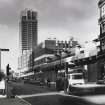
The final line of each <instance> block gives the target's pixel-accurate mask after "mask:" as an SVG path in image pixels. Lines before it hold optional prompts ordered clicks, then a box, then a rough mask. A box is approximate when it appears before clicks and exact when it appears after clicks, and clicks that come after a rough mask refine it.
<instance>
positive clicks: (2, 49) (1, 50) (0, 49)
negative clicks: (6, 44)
mask: <svg viewBox="0 0 105 105" xmlns="http://www.w3.org/2000/svg"><path fill="white" fill-rule="evenodd" d="M0 50H1V51H9V49H0Z"/></svg>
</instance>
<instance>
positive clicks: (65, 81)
mask: <svg viewBox="0 0 105 105" xmlns="http://www.w3.org/2000/svg"><path fill="white" fill-rule="evenodd" d="M68 86H69V81H68V78H67V77H65V78H64V93H65V94H67V89H68Z"/></svg>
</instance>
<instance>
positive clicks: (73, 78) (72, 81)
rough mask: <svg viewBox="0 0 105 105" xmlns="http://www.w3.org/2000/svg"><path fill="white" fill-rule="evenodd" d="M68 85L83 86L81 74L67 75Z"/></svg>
mask: <svg viewBox="0 0 105 105" xmlns="http://www.w3.org/2000/svg"><path fill="white" fill-rule="evenodd" d="M68 77H69V79H68V81H69V85H76V84H84V83H85V82H84V78H83V74H82V73H72V74H68Z"/></svg>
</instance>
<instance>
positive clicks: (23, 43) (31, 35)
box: [19, 9, 38, 53]
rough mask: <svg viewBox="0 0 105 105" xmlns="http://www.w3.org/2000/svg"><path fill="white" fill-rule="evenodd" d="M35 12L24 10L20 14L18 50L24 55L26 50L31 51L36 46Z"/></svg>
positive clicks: (36, 22)
mask: <svg viewBox="0 0 105 105" xmlns="http://www.w3.org/2000/svg"><path fill="white" fill-rule="evenodd" d="M37 24H38V21H37V12H35V11H33V10H30V9H25V10H24V11H22V12H21V17H20V22H19V25H20V26H19V28H20V38H19V41H20V50H21V53H24V52H25V51H26V50H32V51H33V49H34V47H35V46H37V40H38V39H37Z"/></svg>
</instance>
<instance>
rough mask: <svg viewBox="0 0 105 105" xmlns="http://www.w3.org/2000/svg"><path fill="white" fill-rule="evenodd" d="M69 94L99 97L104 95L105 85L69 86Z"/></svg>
mask: <svg viewBox="0 0 105 105" xmlns="http://www.w3.org/2000/svg"><path fill="white" fill-rule="evenodd" d="M69 89H70V92H71V93H72V94H75V95H79V96H82V95H83V96H84V95H97V94H98V95H99V94H105V85H104V84H103V85H100V84H84V85H73V86H70V88H69Z"/></svg>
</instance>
